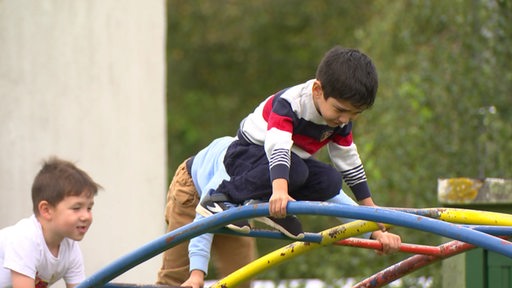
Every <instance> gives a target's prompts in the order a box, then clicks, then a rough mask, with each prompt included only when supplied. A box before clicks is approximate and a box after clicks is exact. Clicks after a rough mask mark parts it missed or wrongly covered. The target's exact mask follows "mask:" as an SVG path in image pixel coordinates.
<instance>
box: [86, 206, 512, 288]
mask: <svg viewBox="0 0 512 288" xmlns="http://www.w3.org/2000/svg"><path fill="white" fill-rule="evenodd" d="M288 213H290V214H295V215H323V216H334V217H342V218H349V219H359V220H355V221H353V222H349V223H346V224H343V225H340V226H336V227H333V228H330V229H327V230H324V231H321V232H319V233H306V236H305V238H304V239H302V240H301V241H298V242H293V243H291V244H289V245H286V246H285V247H283V248H280V249H278V250H276V251H274V252H271V253H269V254H267V255H264V256H263V257H261V258H259V259H257V260H255V261H253V262H251V263H250V264H248V265H246V266H245V267H243V268H241V269H239V270H237V271H235V272H233V273H232V274H230V275H228V276H227V277H225V278H223V279H221V280H219V281H218V282H217V283H215V284H214V285H212V286H211V287H212V288H215V287H222V288H227V287H236V286H237V285H238V284H240V283H241V282H244V281H246V280H248V279H251V278H253V277H254V276H255V275H257V274H259V273H261V272H263V271H265V270H266V269H269V268H271V267H273V266H275V265H277V264H279V263H282V262H284V261H287V260H290V259H292V258H294V257H296V256H298V255H301V254H303V253H306V252H309V251H312V250H314V249H316V248H320V247H323V246H326V245H351V246H357V247H364V248H371V249H375V248H379V244H378V243H376V242H375V241H371V240H362V239H354V238H351V237H353V236H357V235H360V234H364V233H367V232H371V231H375V230H377V229H378V226H377V224H376V223H375V222H379V223H385V224H386V225H387V226H390V225H394V226H402V227H407V228H411V229H416V230H421V231H425V232H430V233H434V234H437V235H441V236H444V237H447V238H450V239H453V240H454V241H451V242H448V243H445V244H443V245H440V246H437V247H431V246H423V245H414V244H404V245H402V247H401V250H403V251H408V252H412V253H415V254H416V255H414V256H412V257H410V258H407V259H405V260H403V261H401V262H400V263H397V264H395V265H393V266H390V267H389V268H387V269H385V270H383V271H381V272H378V273H376V274H375V275H373V276H371V277H369V278H367V279H365V280H363V281H361V282H360V283H358V284H356V285H355V286H354V287H382V286H383V285H386V284H388V283H390V282H392V281H394V280H396V279H399V278H400V277H403V276H405V275H407V274H409V273H411V272H413V271H416V270H417V269H419V268H421V267H424V266H426V265H429V264H431V263H433V262H436V261H440V260H443V259H446V258H448V257H451V256H453V255H456V254H459V253H463V252H465V251H467V250H469V249H472V248H474V247H482V248H484V249H487V250H489V251H493V252H496V253H499V254H501V255H504V256H506V257H508V258H512V242H510V241H508V239H509V238H510V236H512V215H509V214H505V213H496V212H486V211H477V210H468V209H456V208H427V209H407V208H383V207H366V206H350V205H338V204H331V203H320V202H305V201H298V202H290V203H289V204H288ZM261 216H268V204H267V203H262V204H256V205H250V206H242V207H239V208H236V209H231V210H228V211H225V212H222V213H219V214H215V215H213V216H211V217H207V218H205V219H203V220H201V221H197V222H194V223H191V224H188V225H186V226H184V227H181V228H179V229H176V230H174V231H171V232H169V233H167V234H165V235H163V236H161V237H159V238H157V239H155V240H153V241H151V242H149V243H147V244H145V245H143V246H141V247H140V248H138V249H136V250H135V251H133V252H131V253H129V254H127V255H125V256H123V257H121V258H119V259H117V260H115V261H114V262H112V263H111V264H109V265H107V266H106V267H104V268H103V269H101V270H100V271H98V272H97V273H95V274H93V275H91V276H90V277H89V278H87V279H86V280H85V281H84V282H82V283H81V284H80V285H79V286H78V288H88V287H102V286H104V287H144V285H142V286H141V285H132V286H130V285H129V284H119V285H118V284H115V283H109V282H110V281H111V280H112V279H114V278H115V277H117V276H119V275H121V274H122V273H124V272H126V271H128V270H129V269H131V268H133V267H135V266H136V265H139V264H141V263H143V262H144V261H146V260H148V259H150V258H152V257H154V256H156V255H158V254H160V253H162V252H163V251H165V250H167V249H169V248H172V247H174V246H176V245H178V244H179V243H181V242H183V241H186V240H188V239H191V238H193V237H195V236H198V235H201V234H203V233H220V232H224V233H234V232H227V231H226V230H225V228H222V227H224V226H225V225H226V224H228V223H231V222H233V221H237V220H241V219H248V218H255V217H261ZM244 235H246V234H244ZM247 236H251V237H268V238H281V239H286V237H285V236H283V235H281V234H280V233H277V232H272V231H258V230H256V231H251V232H250V233H249V235H247ZM155 273H156V271H155ZM148 286H151V285H148Z"/></svg>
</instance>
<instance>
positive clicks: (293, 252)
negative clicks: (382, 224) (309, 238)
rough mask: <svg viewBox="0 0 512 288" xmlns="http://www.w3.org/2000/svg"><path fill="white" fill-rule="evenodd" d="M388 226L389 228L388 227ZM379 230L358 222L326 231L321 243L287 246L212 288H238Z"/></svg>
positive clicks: (241, 269)
mask: <svg viewBox="0 0 512 288" xmlns="http://www.w3.org/2000/svg"><path fill="white" fill-rule="evenodd" d="M386 226H387V227H389V226H388V225H386ZM377 229H379V227H378V226H377V224H376V223H374V222H368V221H362V220H357V221H353V222H350V223H347V224H344V225H340V226H336V227H333V228H330V229H327V230H324V231H322V232H320V235H322V241H321V242H320V243H308V242H294V243H291V244H289V245H286V246H285V247H282V248H280V249H278V250H275V251H273V252H270V253H269V254H267V255H265V256H262V257H261V258H259V259H256V260H255V261H253V262H251V263H249V264H247V265H246V266H244V267H242V268H240V269H238V270H237V271H235V272H233V273H231V274H230V275H228V276H226V277H224V278H223V279H221V280H219V281H218V282H217V283H215V284H213V285H212V286H211V288H229V287H236V286H237V285H238V284H240V283H242V282H244V281H247V280H249V279H251V278H253V277H254V276H255V275H257V274H259V273H262V272H263V271H265V270H267V269H269V268H271V267H273V266H275V265H277V264H280V263H282V262H284V261H287V260H290V259H292V258H294V257H296V256H299V255H301V254H303V253H306V252H308V251H311V250H313V249H316V248H320V247H322V246H326V245H331V244H333V243H334V242H337V241H339V240H343V239H345V238H348V237H353V236H357V235H360V234H364V233H367V232H370V231H375V230H377Z"/></svg>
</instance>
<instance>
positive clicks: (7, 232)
mask: <svg viewBox="0 0 512 288" xmlns="http://www.w3.org/2000/svg"><path fill="white" fill-rule="evenodd" d="M40 234H41V235H42V230H41V225H40V224H39V222H38V221H37V218H36V217H35V216H34V215H32V216H31V217H28V218H23V219H21V220H19V221H18V222H16V223H15V224H13V225H11V226H7V227H4V228H2V229H1V230H0V239H2V245H6V243H12V244H22V243H24V244H26V243H27V242H32V243H33V242H37V241H38V240H39V239H40Z"/></svg>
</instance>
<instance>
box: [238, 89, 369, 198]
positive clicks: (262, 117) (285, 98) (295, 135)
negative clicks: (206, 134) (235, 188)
mask: <svg viewBox="0 0 512 288" xmlns="http://www.w3.org/2000/svg"><path fill="white" fill-rule="evenodd" d="M313 82H314V79H313V80H309V81H307V82H305V83H303V84H299V85H296V86H293V87H290V88H287V89H284V90H282V91H280V92H278V93H276V94H274V95H271V96H270V97H268V98H267V99H265V101H263V102H262V103H261V104H260V105H259V106H258V107H257V108H256V109H255V110H254V112H252V113H251V114H249V115H248V116H247V117H246V118H245V119H244V120H243V121H242V123H241V125H240V134H241V135H242V136H243V137H244V138H245V139H246V140H248V141H249V142H252V143H254V144H257V145H263V146H264V147H265V151H266V154H267V157H268V160H269V166H270V167H269V168H270V177H271V180H274V179H276V178H285V179H289V170H290V159H291V158H290V154H291V152H294V153H296V154H297V155H299V156H300V157H301V158H303V159H306V158H309V157H311V156H313V155H314V154H315V153H316V152H318V151H319V150H320V149H321V148H322V147H324V146H327V149H328V153H329V157H330V159H331V161H332V164H333V165H334V167H335V168H336V169H337V170H338V171H340V172H341V175H342V177H343V181H345V183H346V184H347V185H348V186H349V187H350V188H351V190H352V192H353V193H354V196H355V197H356V199H357V200H361V199H364V198H367V197H370V196H371V194H370V190H369V188H368V184H367V181H366V173H365V171H364V168H363V164H362V162H361V159H360V157H359V153H358V152H357V147H356V145H355V144H354V142H353V140H352V123H348V124H346V125H342V126H338V127H330V126H328V125H327V124H326V122H325V121H324V119H323V118H322V115H320V113H319V112H318V111H317V109H316V108H315V105H314V103H313V95H312V87H313Z"/></svg>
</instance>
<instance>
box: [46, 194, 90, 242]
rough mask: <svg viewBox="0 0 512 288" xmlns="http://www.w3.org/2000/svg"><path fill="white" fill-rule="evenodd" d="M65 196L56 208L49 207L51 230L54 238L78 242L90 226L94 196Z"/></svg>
mask: <svg viewBox="0 0 512 288" xmlns="http://www.w3.org/2000/svg"><path fill="white" fill-rule="evenodd" d="M85 195H87V193H82V194H81V195H80V196H66V197H65V198H64V199H63V200H62V201H61V202H60V203H59V204H57V206H55V207H51V208H50V210H51V215H52V216H51V217H52V221H51V222H52V225H51V227H52V228H51V229H52V231H53V233H54V235H55V236H56V237H59V238H60V237H62V239H63V238H65V237H67V238H70V239H73V240H75V241H80V240H82V239H83V238H84V236H85V233H86V232H87V230H88V229H89V227H90V226H91V224H92V207H93V206H94V196H90V197H87V196H85Z"/></svg>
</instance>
